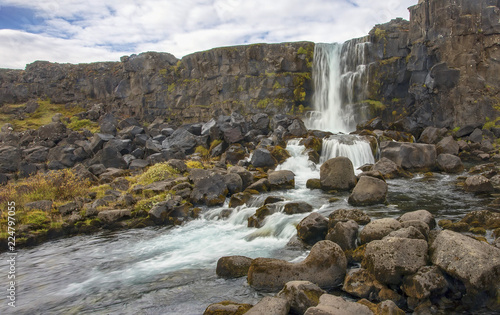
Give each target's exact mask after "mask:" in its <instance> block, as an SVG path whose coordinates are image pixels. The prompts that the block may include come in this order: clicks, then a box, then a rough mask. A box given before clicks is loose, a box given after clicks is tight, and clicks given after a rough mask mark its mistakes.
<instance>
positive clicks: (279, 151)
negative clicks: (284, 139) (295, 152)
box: [271, 145, 290, 164]
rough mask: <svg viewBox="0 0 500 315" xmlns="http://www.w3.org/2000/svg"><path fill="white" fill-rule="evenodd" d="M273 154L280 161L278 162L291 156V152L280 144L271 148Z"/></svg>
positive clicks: (279, 162)
mask: <svg viewBox="0 0 500 315" xmlns="http://www.w3.org/2000/svg"><path fill="white" fill-rule="evenodd" d="M271 155H272V156H273V157H274V158H275V159H276V161H278V164H281V163H283V162H285V161H286V159H288V158H289V157H290V153H288V151H287V150H286V149H284V148H283V147H281V146H279V145H277V146H275V147H274V148H273V149H272V150H271Z"/></svg>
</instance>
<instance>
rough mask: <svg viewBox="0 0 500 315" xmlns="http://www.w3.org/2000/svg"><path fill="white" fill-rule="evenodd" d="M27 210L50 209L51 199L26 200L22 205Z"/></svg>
mask: <svg viewBox="0 0 500 315" xmlns="http://www.w3.org/2000/svg"><path fill="white" fill-rule="evenodd" d="M24 208H25V209H27V210H42V211H50V210H52V200H39V201H32V202H28V203H26V204H25V205H24Z"/></svg>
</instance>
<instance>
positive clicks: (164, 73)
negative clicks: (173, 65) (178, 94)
mask: <svg viewBox="0 0 500 315" xmlns="http://www.w3.org/2000/svg"><path fill="white" fill-rule="evenodd" d="M159 73H160V75H161V76H166V75H167V69H160V71H159Z"/></svg>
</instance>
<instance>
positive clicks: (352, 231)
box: [325, 220, 359, 251]
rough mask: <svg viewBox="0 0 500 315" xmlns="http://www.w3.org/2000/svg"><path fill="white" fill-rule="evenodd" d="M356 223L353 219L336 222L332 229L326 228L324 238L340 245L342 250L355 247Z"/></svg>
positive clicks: (356, 236)
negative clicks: (326, 231)
mask: <svg viewBox="0 0 500 315" xmlns="http://www.w3.org/2000/svg"><path fill="white" fill-rule="evenodd" d="M358 228H359V226H358V224H357V223H356V222H355V221H353V220H349V221H345V222H337V224H335V226H334V227H333V228H332V229H329V230H328V234H327V235H326V237H325V239H327V240H329V241H332V242H334V243H336V244H338V245H339V246H340V248H342V250H343V251H346V250H349V249H351V250H353V249H355V248H356V240H357V238H358Z"/></svg>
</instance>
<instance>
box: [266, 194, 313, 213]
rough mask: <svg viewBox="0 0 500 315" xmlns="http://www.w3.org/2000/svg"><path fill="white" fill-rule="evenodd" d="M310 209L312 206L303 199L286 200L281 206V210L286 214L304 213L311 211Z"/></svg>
mask: <svg viewBox="0 0 500 315" xmlns="http://www.w3.org/2000/svg"><path fill="white" fill-rule="evenodd" d="M268 198H269V197H268ZM266 201H267V199H266ZM264 203H265V202H264ZM312 210H313V206H311V205H310V204H308V203H307V202H305V201H292V202H287V203H286V204H285V206H284V208H283V212H285V213H286V214H297V213H306V212H311V211H312Z"/></svg>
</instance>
